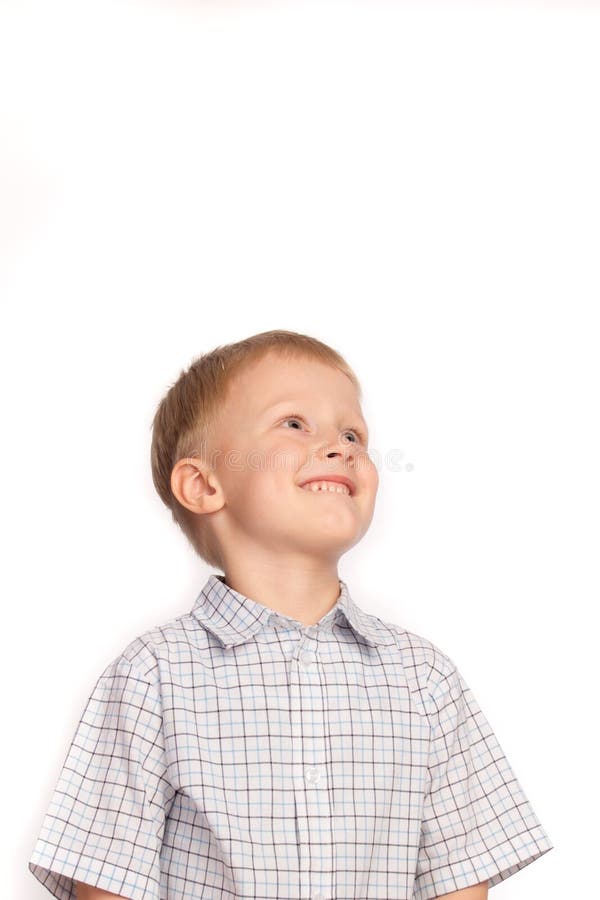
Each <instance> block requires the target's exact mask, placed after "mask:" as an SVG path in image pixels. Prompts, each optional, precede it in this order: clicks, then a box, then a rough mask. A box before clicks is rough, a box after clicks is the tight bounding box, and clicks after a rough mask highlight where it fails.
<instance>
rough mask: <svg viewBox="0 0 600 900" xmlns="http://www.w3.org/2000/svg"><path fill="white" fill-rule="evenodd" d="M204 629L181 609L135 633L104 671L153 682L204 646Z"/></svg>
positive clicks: (205, 644) (207, 646)
mask: <svg viewBox="0 0 600 900" xmlns="http://www.w3.org/2000/svg"><path fill="white" fill-rule="evenodd" d="M209 644H210V639H209V635H208V632H207V630H206V629H205V628H203V627H202V625H201V624H200V623H199V622H198V620H197V619H196V618H195V617H194V616H193V615H192V614H191V613H190V612H187V613H183V614H182V615H180V616H177V617H176V618H172V619H169V620H168V621H167V622H163V623H161V624H158V625H153V626H152V627H151V628H148V629H146V631H144V632H142V633H140V634H138V635H136V636H135V637H134V638H132V640H130V641H129V643H128V644H126V646H125V647H124V648H123V650H122V651H121V653H119V655H118V656H117V657H115V658H114V659H113V660H112V661H111V662H110V663H109V665H108V666H107V667H106V669H105V671H104V673H103V674H104V675H112V674H115V673H117V672H124V673H127V674H129V675H130V676H131V677H134V678H138V679H139V680H143V681H147V682H150V683H151V684H152V683H153V684H157V683H158V682H159V681H160V680H161V677H163V676H164V672H165V668H170V667H171V666H176V665H177V662H178V661H179V662H180V663H183V662H184V661H186V660H189V659H190V658H191V656H192V655H194V656H196V657H197V653H196V651H198V650H200V651H202V650H203V649H204V650H208V649H209Z"/></svg>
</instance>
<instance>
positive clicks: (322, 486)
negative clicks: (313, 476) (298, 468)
mask: <svg viewBox="0 0 600 900" xmlns="http://www.w3.org/2000/svg"><path fill="white" fill-rule="evenodd" d="M302 487H303V488H304V489H305V490H309V491H313V492H315V493H316V491H331V492H332V493H336V494H349V493H350V491H349V490H348V488H347V487H346V485H345V484H338V482H337V481H309V482H308V484H303V485H302Z"/></svg>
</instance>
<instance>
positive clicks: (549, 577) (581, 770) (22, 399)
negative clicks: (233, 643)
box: [0, 0, 600, 900]
mask: <svg viewBox="0 0 600 900" xmlns="http://www.w3.org/2000/svg"><path fill="white" fill-rule="evenodd" d="M599 46H600V13H599V11H598V9H597V8H594V6H593V5H592V4H588V5H585V4H578V3H568V4H567V3H562V4H561V3H547V4H545V3H537V4H533V3H516V2H515V3H511V4H506V3H505V4H486V3H480V4H477V3H472V4H470V5H466V4H462V5H458V4H456V3H452V2H446V3H443V4H442V3H439V4H434V3H431V2H422V3H420V4H416V5H408V4H404V3H392V2H387V3H384V2H373V0H372V2H368V3H367V2H362V3H361V2H344V3H333V2H327V0H321V2H319V3H307V2H296V3H286V2H273V3H258V2H243V3H225V2H223V3H221V2H219V3H217V2H213V3H208V2H206V3H196V4H194V3H192V2H188V3H185V2H167V0H164V2H158V0H155V2H141V0H140V2H131V0H130V2H124V0H119V2H107V0H103V2H85V0H77V2H70V3H67V2H64V0H53V2H52V3H48V2H28V0H24V2H13V3H11V2H3V3H2V4H1V5H0V85H1V87H0V91H1V108H0V113H1V121H0V127H1V134H0V191H1V202H0V240H1V248H2V261H1V263H0V290H1V296H2V323H1V324H2V328H1V335H2V336H1V347H0V350H1V353H0V359H1V366H2V372H1V376H2V382H1V383H2V389H3V396H2V442H1V446H2V455H3V464H2V467H1V478H2V481H1V487H2V510H3V525H2V528H3V534H2V547H3V549H4V551H5V555H4V561H3V563H2V567H1V571H0V577H1V579H2V585H1V591H2V598H3V620H4V621H3V626H4V627H3V629H2V632H3V641H2V649H3V653H2V687H3V694H4V696H3V708H4V740H3V742H2V753H3V756H4V759H3V761H2V773H3V778H4V785H3V787H2V800H3V804H2V806H3V815H2V827H3V830H4V834H3V837H2V853H3V855H4V857H5V859H4V860H3V864H2V868H1V872H2V874H1V875H0V879H1V880H2V882H4V884H3V885H2V886H1V887H0V893H1V894H2V896H6V897H15V898H16V897H18V898H22V900H36V898H40V900H41V898H43V897H46V896H49V894H48V892H47V891H46V889H45V888H43V887H42V886H41V885H40V884H39V883H38V882H37V881H36V880H35V879H34V878H33V876H32V875H31V874H30V873H29V871H28V869H27V861H28V858H29V854H30V853H31V851H32V849H33V844H34V842H35V838H36V835H37V833H38V830H39V828H40V825H41V820H42V817H43V814H44V812H45V810H46V808H47V805H48V803H49V800H50V796H51V792H52V790H53V788H54V785H55V782H56V779H57V777H58V774H59V770H60V767H61V765H62V762H63V759H64V756H65V754H66V751H67V747H68V743H69V741H70V739H71V736H72V734H73V732H74V729H75V727H76V724H77V722H78V720H79V717H80V715H81V712H82V710H83V706H84V704H85V701H86V699H87V697H88V695H89V693H90V692H91V689H92V687H93V685H94V683H95V681H96V678H97V677H98V675H99V674H100V672H101V671H102V670H103V669H104V668H105V666H106V665H107V664H108V663H109V662H110V661H111V660H112V659H113V658H114V657H115V656H117V655H118V654H119V653H120V652H121V650H122V649H123V648H124V646H125V645H126V644H127V643H129V641H130V640H132V639H133V638H134V637H135V636H136V635H137V634H139V633H141V632H142V631H144V630H145V629H147V628H149V627H151V626H153V625H154V624H158V623H160V622H164V621H167V620H168V619H170V618H172V617H174V616H176V615H180V614H182V613H184V612H187V611H188V610H189V609H191V607H192V605H193V602H194V600H195V597H196V595H197V593H198V591H199V590H200V588H201V587H202V585H203V584H204V582H205V580H206V578H207V577H208V574H210V571H211V570H210V569H207V568H206V567H205V566H204V565H202V564H200V561H199V560H198V559H197V558H196V557H194V555H193V553H192V551H191V549H190V547H189V545H188V544H187V541H186V540H185V538H184V537H183V536H182V534H181V533H180V532H179V531H178V529H177V528H176V526H175V525H174V524H173V523H172V521H171V518H170V514H169V513H168V512H167V511H166V510H165V508H164V507H163V506H162V504H161V502H160V500H159V498H158V496H157V495H156V494H155V493H154V488H153V485H152V481H151V476H150V465H149V448H150V422H151V418H152V415H153V413H154V410H155V407H156V405H157V403H158V401H159V400H160V398H161V397H162V395H163V394H164V392H165V391H166V390H167V388H168V387H169V386H170V384H171V383H172V382H173V381H175V380H176V378H177V377H178V375H179V373H180V371H181V370H182V369H183V368H185V367H187V366H188V365H189V364H190V362H191V361H192V359H193V358H194V357H196V356H198V355H200V354H201V353H203V352H205V351H207V350H209V349H212V348H213V347H214V346H215V345H217V344H223V343H228V342H230V341H235V340H239V339H241V338H243V337H246V336H248V335H250V334H254V333H256V332H259V331H264V330H268V329H271V328H286V329H291V330H296V331H301V332H306V333H309V334H312V335H314V336H315V337H318V338H320V339H321V340H324V341H326V342H328V343H330V344H331V345H332V346H334V347H335V348H336V349H337V350H339V351H340V352H341V353H342V354H343V355H345V356H346V358H347V360H348V362H349V363H350V365H352V366H353V367H354V368H355V370H356V372H357V374H358V376H359V378H360V380H361V382H362V386H363V391H364V396H365V402H364V407H363V408H364V411H365V413H366V415H367V418H368V421H369V424H370V427H371V432H372V441H371V446H372V448H373V449H374V450H377V451H378V452H380V453H382V454H384V453H386V452H387V451H389V450H391V449H394V448H395V449H397V450H399V451H401V452H402V454H403V457H402V460H403V465H402V468H401V470H400V471H395V472H394V471H390V470H389V469H386V468H385V466H383V467H381V468H380V490H379V497H378V503H377V509H376V513H375V518H374V521H373V524H372V526H371V529H370V531H369V533H368V534H367V536H366V537H365V538H364V539H363V541H362V542H361V543H360V544H359V545H357V546H356V547H355V548H353V549H352V551H351V552H350V553H348V554H347V555H346V556H345V557H344V558H343V559H342V560H341V562H340V576H341V577H343V578H344V579H345V580H346V581H347V583H348V584H349V587H350V588H351V591H352V593H353V596H354V598H355V599H356V600H357V602H358V603H359V604H360V605H361V606H363V608H367V609H368V610H369V611H371V612H373V613H375V614H376V615H379V616H380V617H383V618H387V619H389V620H392V621H394V622H397V623H399V624H402V625H404V627H406V628H409V629H411V630H413V631H416V632H417V633H419V634H422V635H424V636H426V637H427V638H428V639H430V640H432V641H434V642H435V643H436V644H438V646H440V647H441V648H442V650H443V651H444V652H446V653H447V654H448V655H450V656H451V657H452V658H453V659H454V660H455V662H456V663H457V664H458V666H459V669H460V670H461V672H462V673H463V675H464V676H465V678H466V680H467V682H468V683H469V684H470V686H471V688H472V689H473V691H474V694H475V696H476V697H477V699H478V701H479V702H480V704H481V706H482V708H483V710H484V712H485V713H486V715H487V716H488V718H489V720H490V722H491V724H492V727H493V728H494V730H495V732H496V735H497V736H498V738H499V740H500V742H501V744H502V747H503V749H504V750H505V752H506V754H507V756H508V759H509V760H510V762H511V764H512V766H513V768H514V770H515V772H516V775H517V777H518V778H519V780H520V782H521V784H522V786H523V788H524V789H525V792H526V794H527V796H528V797H529V799H530V801H531V803H532V805H533V807H534V810H535V812H536V813H537V815H538V816H539V818H540V820H541V822H542V824H543V825H544V827H545V828H546V829H547V831H548V833H549V835H550V837H551V839H552V841H553V843H554V844H555V849H553V850H552V851H550V853H548V854H547V855H545V856H544V857H542V858H541V859H539V860H538V861H536V862H535V863H533V864H531V865H530V866H527V867H526V868H525V869H523V870H522V871H521V872H519V873H517V874H516V875H514V876H512V877H510V878H509V879H508V880H507V881H506V882H504V883H501V884H499V885H498V886H496V887H495V888H494V889H493V891H494V893H493V895H492V896H493V897H494V898H495V900H501V898H511V900H531V898H541V897H544V898H545V900H551V898H552V900H554V898H560V900H564V898H566V897H580V896H581V897H583V896H589V895H590V890H592V891H593V890H594V888H593V887H591V885H595V882H596V876H595V862H596V858H597V843H598V828H597V809H598V801H599V799H600V798H599V796H598V776H597V765H598V743H597V740H596V737H597V711H598V700H597V695H598V681H597V676H596V671H597V670H596V666H595V657H596V651H597V636H596V635H597V633H596V629H595V627H594V626H593V624H592V622H593V617H594V614H595V612H596V607H597V603H598V597H599V592H598V587H599V578H598V543H599V536H600V535H599V528H598V509H599V503H600V491H599V477H598V466H599V459H600V442H599V436H598V406H599V403H598V387H599V376H600V372H599V366H598V344H599V336H600V335H599V331H598V321H597V318H596V316H597V314H598V299H599V287H600V274H599V269H598V260H599V254H598V250H599V238H600V216H599V209H600V178H599V166H598V160H600V130H599V117H598V93H599V85H600V53H599V52H598V47H599ZM406 464H409V466H412V470H410V469H407V468H405V465H406Z"/></svg>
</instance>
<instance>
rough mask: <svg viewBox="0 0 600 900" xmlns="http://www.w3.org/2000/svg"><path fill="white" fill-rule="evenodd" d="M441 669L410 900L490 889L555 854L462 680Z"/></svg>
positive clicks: (447, 665)
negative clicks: (474, 887) (481, 887)
mask: <svg viewBox="0 0 600 900" xmlns="http://www.w3.org/2000/svg"><path fill="white" fill-rule="evenodd" d="M439 669H440V671H437V672H436V676H435V681H436V682H437V684H436V685H435V687H434V688H433V689H432V690H431V692H430V696H431V700H432V713H431V741H430V748H429V759H428V771H427V779H426V784H427V791H426V794H425V798H424V807H423V817H422V826H421V838H420V845H419V852H418V859H417V870H416V876H415V882H414V894H413V897H414V900H430V898H434V897H439V896H440V895H443V894H447V893H451V892H452V891H458V890H461V889H462V888H466V887H469V886H471V885H474V884H479V882H482V881H486V880H487V881H488V887H489V888H491V887H493V886H494V885H496V884H498V883H499V882H500V881H503V880H504V879H506V878H508V877H509V876H510V875H514V874H515V873H516V872H518V871H519V869H522V868H523V867H524V866H527V865H529V863H531V862H533V861H534V860H535V859H537V858H538V857H540V856H542V854H544V853H547V852H548V850H551V849H552V848H553V844H552V843H551V842H550V839H549V837H548V835H547V834H546V832H545V831H544V829H543V828H542V825H541V824H540V822H539V820H538V819H537V817H536V815H535V812H534V811H533V809H532V807H531V804H530V803H529V801H528V799H527V797H526V796H525V794H524V792H523V789H522V787H521V785H520V784H519V782H518V781H517V779H516V777H515V774H514V772H513V770H512V768H511V766H510V764H509V763H508V760H507V759H506V756H505V755H504V752H503V751H502V748H501V746H500V744H499V743H498V740H497V738H496V736H495V735H494V733H493V731H492V729H491V727H490V725H489V723H488V721H487V719H486V718H485V716H484V714H483V713H482V711H481V709H480V708H479V705H478V703H477V701H476V699H475V697H474V696H473V693H472V692H471V690H470V688H469V687H468V686H467V684H466V683H465V681H464V679H463V677H462V675H461V673H460V672H459V671H458V669H457V668H456V666H455V665H454V663H453V662H452V660H450V659H449V658H448V657H446V656H444V658H443V661H442V663H441V665H440V667H439ZM430 680H431V679H430Z"/></svg>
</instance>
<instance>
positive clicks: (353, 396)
mask: <svg viewBox="0 0 600 900" xmlns="http://www.w3.org/2000/svg"><path fill="white" fill-rule="evenodd" d="M231 387H232V390H231V392H230V400H231V401H232V405H236V406H244V408H245V409H246V411H247V412H250V411H251V412H252V413H253V414H257V415H260V414H262V413H263V412H265V411H266V410H267V409H269V408H270V407H271V406H274V405H276V404H278V403H280V402H281V403H283V402H286V401H289V402H292V401H294V400H297V401H298V402H301V401H302V400H308V399H312V398H315V399H323V400H329V401H331V402H332V403H333V402H335V404H336V406H337V405H343V406H344V407H346V408H348V409H350V410H352V409H354V410H355V411H356V412H360V400H359V395H358V391H357V389H356V387H355V386H354V384H353V383H352V381H351V380H350V378H348V376H347V375H345V374H344V372H341V371H340V370H339V369H337V368H335V367H334V366H331V365H328V364H327V363H324V362H322V361H321V360H318V359H314V358H311V357H299V358H296V357H287V356H282V355H281V354H277V353H273V352H271V353H268V354H266V355H265V356H263V357H262V358H261V359H259V360H256V361H253V362H252V363H250V364H249V365H248V366H247V367H245V368H244V370H243V371H242V373H241V374H240V375H239V376H238V377H237V378H236V379H234V381H233V382H232V386H231Z"/></svg>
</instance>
